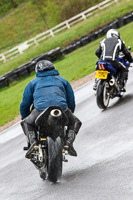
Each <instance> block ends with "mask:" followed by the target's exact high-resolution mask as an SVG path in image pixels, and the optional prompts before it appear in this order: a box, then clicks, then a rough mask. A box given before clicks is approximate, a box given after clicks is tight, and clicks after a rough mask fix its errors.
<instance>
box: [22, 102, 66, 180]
mask: <svg viewBox="0 0 133 200" xmlns="http://www.w3.org/2000/svg"><path fill="white" fill-rule="evenodd" d="M35 124H36V127H37V141H38V145H37V146H35V147H34V149H35V151H34V152H33V153H32V158H31V159H30V160H31V162H32V163H33V164H34V165H35V167H36V168H37V169H38V170H39V173H40V177H41V178H42V179H43V180H45V179H48V180H49V181H51V182H54V183H55V182H57V181H58V180H59V179H60V178H61V176H62V162H63V161H64V162H67V160H66V158H65V155H66V154H67V153H68V152H66V151H65V150H64V142H65V139H66V126H67V125H68V118H67V116H66V114H65V113H64V111H63V110H62V109H61V108H60V107H58V106H50V107H48V108H47V109H46V110H44V111H43V112H42V113H41V114H40V115H39V116H38V117H37V119H36V121H35ZM24 149H25V150H27V147H25V148H24Z"/></svg>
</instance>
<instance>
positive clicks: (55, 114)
mask: <svg viewBox="0 0 133 200" xmlns="http://www.w3.org/2000/svg"><path fill="white" fill-rule="evenodd" d="M61 116H62V112H61V111H60V110H58V109H53V110H51V112H50V114H49V117H48V124H49V125H56V124H57V122H58V121H59V120H60V119H61Z"/></svg>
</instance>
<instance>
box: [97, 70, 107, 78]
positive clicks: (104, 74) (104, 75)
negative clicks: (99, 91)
mask: <svg viewBox="0 0 133 200" xmlns="http://www.w3.org/2000/svg"><path fill="white" fill-rule="evenodd" d="M107 75H108V71H103V70H97V71H96V74H95V78H99V79H107Z"/></svg>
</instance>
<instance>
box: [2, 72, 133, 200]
mask: <svg viewBox="0 0 133 200" xmlns="http://www.w3.org/2000/svg"><path fill="white" fill-rule="evenodd" d="M93 83H94V82H93V81H92V82H90V83H89V84H87V85H85V86H84V87H81V88H80V89H78V90H76V92H75V96H76V102H77V108H76V113H75V114H76V115H77V116H78V117H79V118H80V119H81V120H82V122H83V126H82V128H81V130H80V132H79V135H78V136H77V138H76V141H75V143H74V145H75V148H76V150H77V152H78V157H76V158H73V157H70V156H68V160H69V162H68V163H64V166H63V177H62V180H61V181H60V182H59V183H57V184H52V183H50V182H48V181H42V180H41V179H40V177H39V175H38V171H37V170H36V169H35V167H34V166H33V165H32V163H30V161H29V160H26V159H25V158H24V155H25V152H23V150H22V149H23V146H24V145H25V138H24V135H23V134H22V130H21V128H20V126H19V125H16V126H13V127H12V128H11V129H7V131H4V132H2V133H1V134H0V200H36V199H39V200H44V199H45V200H55V199H58V200H132V199H133V70H131V71H130V73H129V80H128V84H127V92H126V94H125V96H124V97H123V98H122V99H119V98H116V99H114V100H111V101H110V105H109V107H108V109H107V110H106V111H101V110H100V109H99V108H98V107H97V105H96V101H95V95H94V92H93V90H92V86H93Z"/></svg>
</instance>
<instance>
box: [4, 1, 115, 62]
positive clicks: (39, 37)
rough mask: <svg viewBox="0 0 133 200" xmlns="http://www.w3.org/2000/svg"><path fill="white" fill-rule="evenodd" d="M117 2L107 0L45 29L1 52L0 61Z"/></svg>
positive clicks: (15, 55) (20, 52) (12, 56)
mask: <svg viewBox="0 0 133 200" xmlns="http://www.w3.org/2000/svg"><path fill="white" fill-rule="evenodd" d="M114 2H115V3H117V2H118V0H105V1H103V2H101V3H99V4H97V5H96V6H93V7H91V8H89V9H87V10H85V11H84V12H82V13H80V14H78V15H76V16H74V17H72V18H70V19H68V20H66V21H64V22H62V23H60V24H58V25H56V26H54V27H53V28H51V29H49V30H48V31H45V32H43V33H40V34H38V35H37V36H35V37H34V38H32V39H30V40H27V41H25V42H24V43H22V44H20V45H18V46H16V47H14V48H12V49H10V50H8V51H6V52H4V53H0V62H6V61H7V60H11V59H13V58H15V57H17V56H18V55H19V54H22V53H23V51H25V50H26V49H28V48H29V47H30V46H32V45H36V46H37V45H38V43H39V42H40V41H42V40H45V39H47V38H48V37H54V36H55V34H56V33H58V32H60V31H62V30H64V29H70V28H71V26H73V25H74V24H76V23H78V22H79V21H81V20H86V18H87V17H88V16H90V15H92V14H93V13H94V12H95V11H98V10H101V9H104V8H106V7H108V6H110V5H111V4H112V3H114Z"/></svg>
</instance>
